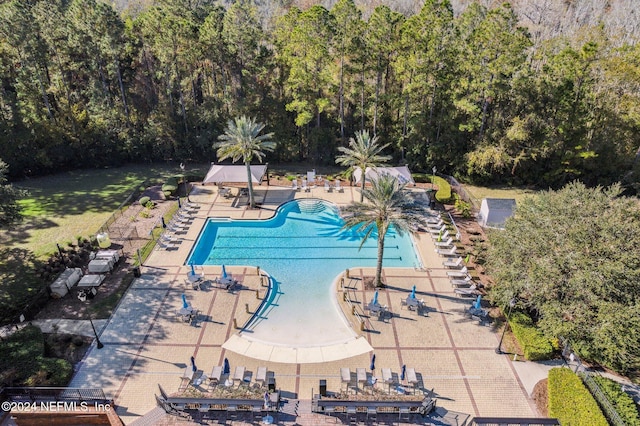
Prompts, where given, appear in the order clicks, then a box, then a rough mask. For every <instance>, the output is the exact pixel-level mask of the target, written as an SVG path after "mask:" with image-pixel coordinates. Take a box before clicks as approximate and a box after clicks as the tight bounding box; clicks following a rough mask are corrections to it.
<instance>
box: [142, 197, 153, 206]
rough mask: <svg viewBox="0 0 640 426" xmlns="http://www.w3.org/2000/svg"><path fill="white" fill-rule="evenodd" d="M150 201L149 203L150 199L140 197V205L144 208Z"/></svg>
mask: <svg viewBox="0 0 640 426" xmlns="http://www.w3.org/2000/svg"><path fill="white" fill-rule="evenodd" d="M150 201H151V198H150V197H142V198H140V205H141V206H145V207H146V205H147V203H149V202H150Z"/></svg>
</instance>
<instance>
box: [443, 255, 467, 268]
mask: <svg viewBox="0 0 640 426" xmlns="http://www.w3.org/2000/svg"><path fill="white" fill-rule="evenodd" d="M442 265H444V266H445V267H446V268H457V269H459V268H462V267H463V266H464V265H463V264H462V257H458V258H457V259H455V260H447V261H444V262H442Z"/></svg>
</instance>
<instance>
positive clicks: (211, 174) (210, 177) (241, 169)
mask: <svg viewBox="0 0 640 426" xmlns="http://www.w3.org/2000/svg"><path fill="white" fill-rule="evenodd" d="M250 167H251V181H252V182H253V183H260V182H262V178H264V175H265V174H266V173H267V165H266V164H258V165H255V166H250ZM222 182H227V183H248V182H247V166H245V165H241V166H235V165H225V164H212V165H211V168H210V169H209V171H208V172H207V175H206V176H205V178H204V180H203V181H202V183H222Z"/></svg>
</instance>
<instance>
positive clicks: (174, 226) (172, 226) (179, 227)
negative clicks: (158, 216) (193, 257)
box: [167, 222, 189, 232]
mask: <svg viewBox="0 0 640 426" xmlns="http://www.w3.org/2000/svg"><path fill="white" fill-rule="evenodd" d="M167 229H168V230H169V231H171V232H187V231H188V230H189V226H184V224H181V223H174V222H171V223H169V224H168V225H167Z"/></svg>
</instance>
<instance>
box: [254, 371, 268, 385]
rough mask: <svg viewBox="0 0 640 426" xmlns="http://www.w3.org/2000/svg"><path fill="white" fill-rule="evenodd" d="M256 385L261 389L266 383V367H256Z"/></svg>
mask: <svg viewBox="0 0 640 426" xmlns="http://www.w3.org/2000/svg"><path fill="white" fill-rule="evenodd" d="M256 383H258V384H259V385H260V387H263V386H264V385H265V383H267V367H258V372H257V373H256Z"/></svg>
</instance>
